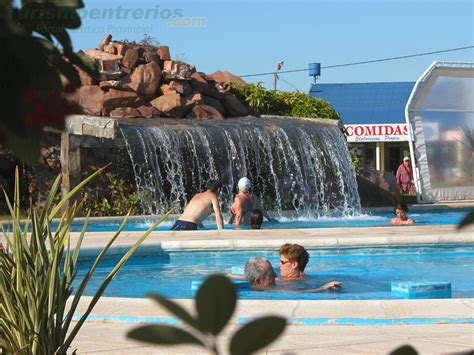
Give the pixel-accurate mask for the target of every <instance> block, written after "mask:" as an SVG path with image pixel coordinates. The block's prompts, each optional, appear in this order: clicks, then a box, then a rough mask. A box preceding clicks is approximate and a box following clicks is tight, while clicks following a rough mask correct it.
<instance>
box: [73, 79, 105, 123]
mask: <svg viewBox="0 0 474 355" xmlns="http://www.w3.org/2000/svg"><path fill="white" fill-rule="evenodd" d="M77 92H78V98H79V99H78V103H79V106H80V107H81V109H82V111H83V112H84V113H85V114H87V115H93V116H100V114H101V107H102V106H101V100H102V97H103V95H104V92H103V91H102V90H101V89H100V87H98V86H97V85H84V86H81V87H80V88H79V89H78V90H77Z"/></svg>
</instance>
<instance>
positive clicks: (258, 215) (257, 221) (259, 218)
mask: <svg viewBox="0 0 474 355" xmlns="http://www.w3.org/2000/svg"><path fill="white" fill-rule="evenodd" d="M262 223H263V213H262V211H260V210H253V211H252V213H250V227H252V229H260V228H261V227H262Z"/></svg>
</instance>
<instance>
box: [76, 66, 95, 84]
mask: <svg viewBox="0 0 474 355" xmlns="http://www.w3.org/2000/svg"><path fill="white" fill-rule="evenodd" d="M74 68H76V70H77V73H78V74H79V78H80V79H81V84H82V85H97V80H96V79H94V78H92V77H91V76H90V75H89V74H87V73H86V72H85V71H84V70H82V69H81V68H79V67H78V66H76V65H75V66H74Z"/></svg>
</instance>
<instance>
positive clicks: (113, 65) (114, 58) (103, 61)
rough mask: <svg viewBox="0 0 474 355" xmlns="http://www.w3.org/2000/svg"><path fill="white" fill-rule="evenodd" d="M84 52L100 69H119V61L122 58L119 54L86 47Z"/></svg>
mask: <svg viewBox="0 0 474 355" xmlns="http://www.w3.org/2000/svg"><path fill="white" fill-rule="evenodd" d="M84 53H85V54H86V55H88V56H89V57H91V58H92V59H94V61H95V62H96V63H97V65H98V66H99V70H100V71H103V72H117V71H119V70H120V64H119V62H120V61H121V60H122V58H123V57H122V56H121V55H118V54H110V53H105V52H102V51H98V50H97V49H88V50H86V51H85V52H84Z"/></svg>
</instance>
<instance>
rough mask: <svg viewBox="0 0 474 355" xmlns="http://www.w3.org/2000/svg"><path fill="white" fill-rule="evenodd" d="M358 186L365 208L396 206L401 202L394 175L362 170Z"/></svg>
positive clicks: (358, 177)
mask: <svg viewBox="0 0 474 355" xmlns="http://www.w3.org/2000/svg"><path fill="white" fill-rule="evenodd" d="M357 185H358V190H359V196H360V202H361V204H362V206H363V207H382V206H394V205H396V204H397V203H398V201H400V198H401V195H400V191H399V188H398V186H397V179H396V177H395V175H393V174H392V173H389V172H386V171H379V170H372V169H360V170H359V173H358V175H357Z"/></svg>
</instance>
